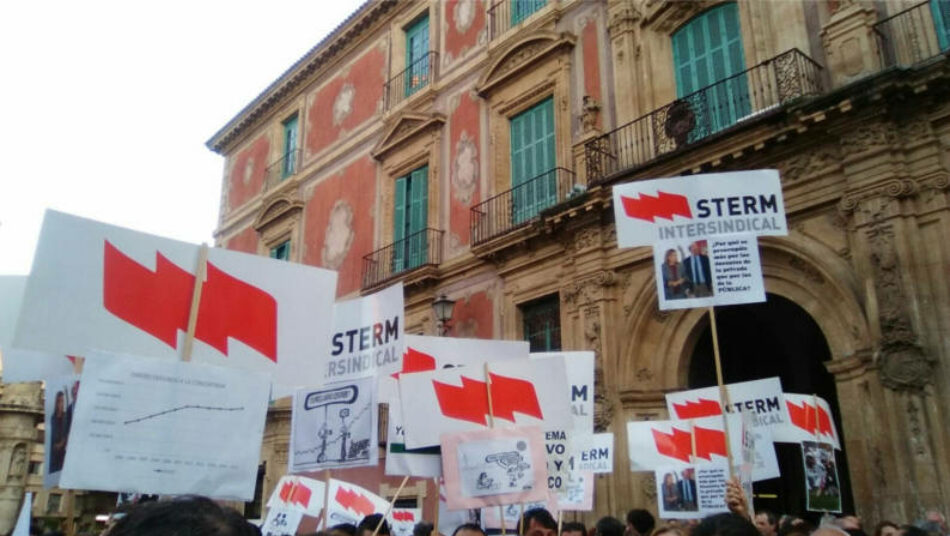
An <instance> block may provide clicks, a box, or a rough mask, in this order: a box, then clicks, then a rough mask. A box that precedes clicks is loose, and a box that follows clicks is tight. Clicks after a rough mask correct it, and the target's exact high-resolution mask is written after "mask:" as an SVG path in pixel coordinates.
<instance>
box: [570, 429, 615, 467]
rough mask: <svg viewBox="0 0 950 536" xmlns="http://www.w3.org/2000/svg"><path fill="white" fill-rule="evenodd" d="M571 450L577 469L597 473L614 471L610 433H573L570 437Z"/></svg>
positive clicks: (612, 442)
mask: <svg viewBox="0 0 950 536" xmlns="http://www.w3.org/2000/svg"><path fill="white" fill-rule="evenodd" d="M571 451H572V452H573V453H574V468H575V469H576V470H578V471H591V472H593V473H598V474H599V473H612V472H613V471H614V435H613V434H612V433H609V432H608V433H602V434H577V435H574V436H573V437H572V438H571Z"/></svg>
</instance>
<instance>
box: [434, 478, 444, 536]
mask: <svg viewBox="0 0 950 536" xmlns="http://www.w3.org/2000/svg"><path fill="white" fill-rule="evenodd" d="M432 481H433V482H435V514H434V515H433V516H432V529H433V530H434V531H435V536H439V535H440V534H441V533H440V532H439V510H441V504H442V500H441V496H442V489H441V486H439V479H438V478H433V479H432Z"/></svg>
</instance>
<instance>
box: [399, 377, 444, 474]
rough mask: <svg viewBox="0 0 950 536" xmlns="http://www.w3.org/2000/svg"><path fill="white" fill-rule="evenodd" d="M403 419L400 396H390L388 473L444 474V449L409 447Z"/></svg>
mask: <svg viewBox="0 0 950 536" xmlns="http://www.w3.org/2000/svg"><path fill="white" fill-rule="evenodd" d="M402 421H403V418H402V403H401V402H400V401H399V397H398V396H397V397H394V398H390V400H389V419H388V421H387V422H386V440H387V444H386V474H387V475H399V476H402V475H409V476H416V477H423V478H438V477H440V476H442V450H441V449H440V448H439V447H424V448H420V449H413V450H410V449H407V448H406V434H405V431H404V430H403V426H402Z"/></svg>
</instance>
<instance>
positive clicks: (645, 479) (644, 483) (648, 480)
mask: <svg viewBox="0 0 950 536" xmlns="http://www.w3.org/2000/svg"><path fill="white" fill-rule="evenodd" d="M640 491H642V492H643V498H644V499H646V501H647V504H656V480H654V476H653V473H647V474H645V475H643V476H641V477H640Z"/></svg>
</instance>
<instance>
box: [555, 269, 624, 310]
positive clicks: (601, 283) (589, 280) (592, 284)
mask: <svg viewBox="0 0 950 536" xmlns="http://www.w3.org/2000/svg"><path fill="white" fill-rule="evenodd" d="M616 283H617V273H616V272H614V271H613V270H601V271H599V272H596V273H594V274H593V275H588V276H585V277H582V278H580V279H578V280H576V281H575V282H574V283H572V284H570V285H568V286H567V287H564V288H562V289H561V299H562V300H563V301H564V303H565V304H567V305H578V306H579V305H589V304H591V303H593V302H594V301H595V300H598V299H602V298H603V289H604V287H610V286H613V285H615V284H616Z"/></svg>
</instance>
